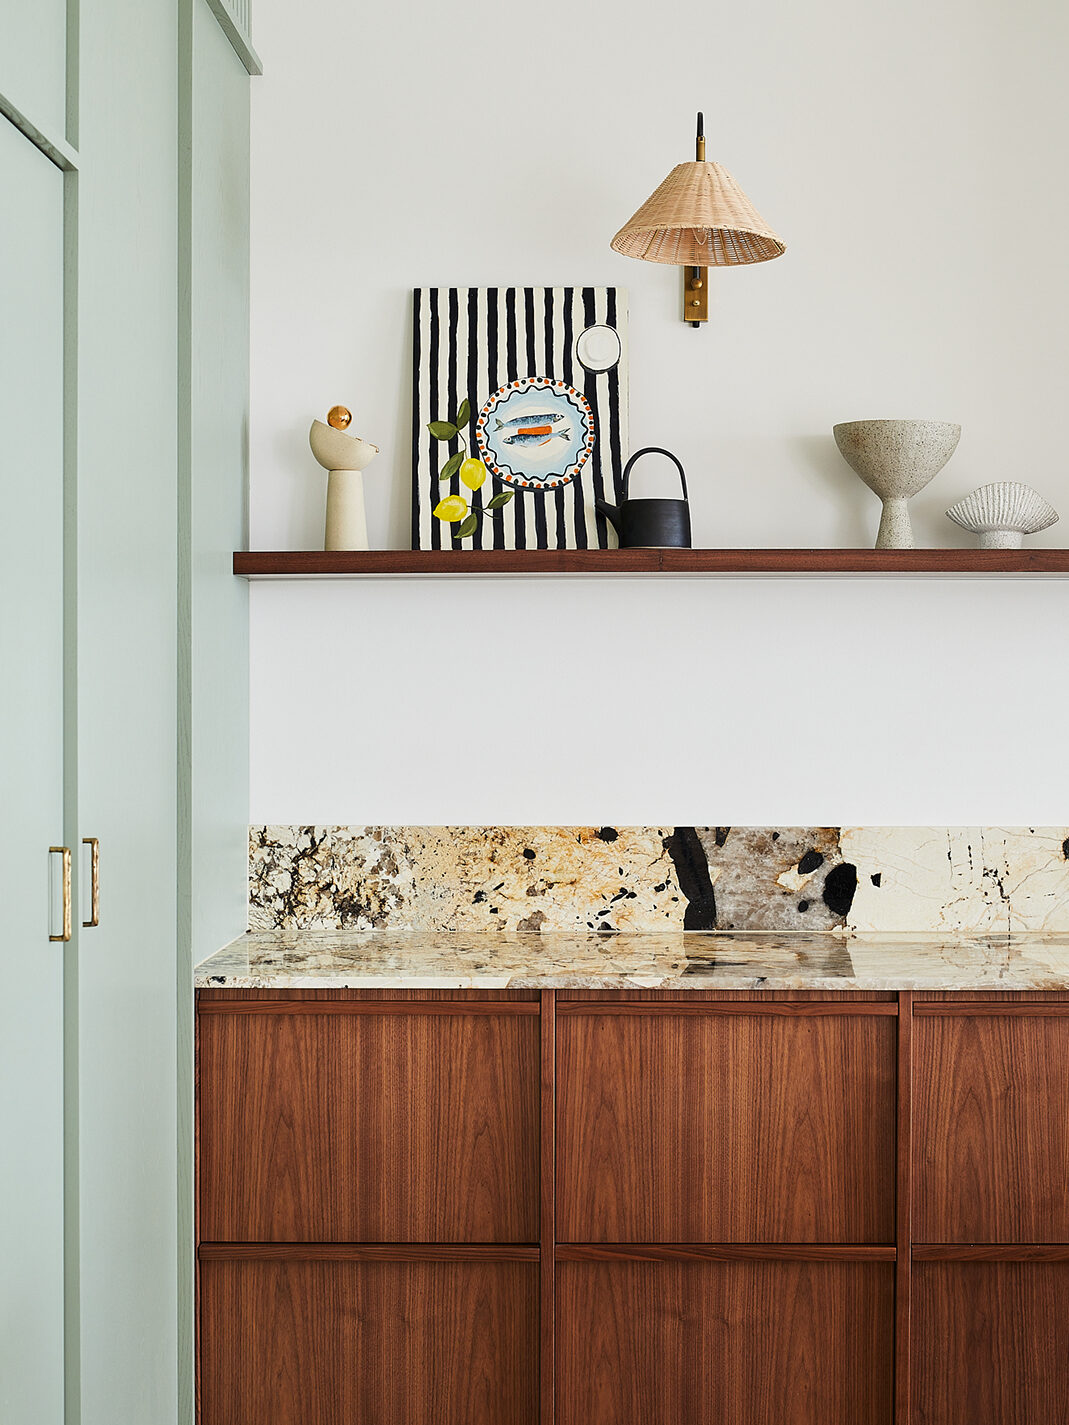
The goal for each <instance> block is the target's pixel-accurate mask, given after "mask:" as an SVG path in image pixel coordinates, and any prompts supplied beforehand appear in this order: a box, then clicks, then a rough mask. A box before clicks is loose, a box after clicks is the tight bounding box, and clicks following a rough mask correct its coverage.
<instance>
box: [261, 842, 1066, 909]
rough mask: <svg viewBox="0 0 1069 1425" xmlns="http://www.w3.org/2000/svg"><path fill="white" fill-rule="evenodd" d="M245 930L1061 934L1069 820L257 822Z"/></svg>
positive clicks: (1064, 903)
mask: <svg viewBox="0 0 1069 1425" xmlns="http://www.w3.org/2000/svg"><path fill="white" fill-rule="evenodd" d="M249 926H250V928H251V929H253V930H307V929H332V928H337V929H348V930H372V929H388V930H425V931H438V930H464V931H480V930H481V931H486V930H491V931H492V930H501V931H518V932H521V933H522V932H535V931H543V930H544V931H583V930H600V931H631V932H649V931H664V930H684V929H685V930H733V931H751V932H757V931H799V930H804V931H851V932H861V933H864V932H875V933H886V934H894V933H925V932H938V933H943V934H976V933H983V932H988V933H1001V932H1018V931H1065V930H1069V827H990V826H986V827H900V826H899V827H895V826H877V827H858V826H850V827H846V826H844V827H834V826H816V827H813V826H810V827H799V826H794V827H759V826H697V827H694V826H683V827H626V826H601V827H586V826H527V827H524V826H449V827H427V826H253V827H250V832H249Z"/></svg>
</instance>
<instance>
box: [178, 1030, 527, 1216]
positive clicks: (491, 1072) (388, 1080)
mask: <svg viewBox="0 0 1069 1425" xmlns="http://www.w3.org/2000/svg"><path fill="white" fill-rule="evenodd" d="M306 1008H307V1007H306ZM538 1092H539V1035H538V1019H537V1016H533V1015H522V1016H521V1015H509V1014H501V1015H497V1014H486V1013H482V1014H456V1013H450V1014H427V1015H424V1014H420V1013H399V1014H377V1013H375V1014H352V1015H349V1014H322V1015H320V1014H315V1013H301V1014H286V1013H263V1014H260V1013H255V1014H250V1013H244V1014H233V1015H231V1014H226V1013H212V1014H204V1015H201V1016H200V1024H199V1103H200V1109H199V1163H200V1167H199V1173H200V1184H201V1189H200V1238H201V1240H202V1241H266V1242H287V1241H288V1242H310V1241H320V1242H403V1241H409V1242H462V1241H470V1242H534V1241H537V1240H538V1222H539V1218H538V1187H539V1185H538V1165H539V1098H538Z"/></svg>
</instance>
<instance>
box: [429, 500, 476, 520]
mask: <svg viewBox="0 0 1069 1425" xmlns="http://www.w3.org/2000/svg"><path fill="white" fill-rule="evenodd" d="M434 513H435V515H437V517H438V518H439V519H440V520H445V522H446V523H447V524H455V523H456V521H457V520H462V519H463V518H464V516H465V515H466V514H467V513H468V502H467V500H466V499H465V498H464V496H463V495H446V497H445V499H444V500H439V501H438V503H437V504H436V505H435V507H434Z"/></svg>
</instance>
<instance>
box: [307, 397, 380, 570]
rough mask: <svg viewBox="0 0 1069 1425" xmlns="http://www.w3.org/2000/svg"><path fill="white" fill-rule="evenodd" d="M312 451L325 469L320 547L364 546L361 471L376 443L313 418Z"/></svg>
mask: <svg viewBox="0 0 1069 1425" xmlns="http://www.w3.org/2000/svg"><path fill="white" fill-rule="evenodd" d="M308 444H309V445H310V446H311V447H312V454H313V455H314V456H315V458H316V459H317V460H318V461H319V463H320V465H322V467H323V469H324V470H326V471H328V472H329V473H328V475H327V524H326V533H325V536H324V539H323V548H324V549H335V550H362V549H367V547H368V542H367V516H366V513H365V510H364V476H363V471H364V469H365V467H366V466H368V465H370V464H371V462H372V460H374V458H375V456H376V455H378V453H379V448H378V446H377V445H372V444H371V442H370V441H367V440H361V439H360V437H359V436H356V435H350V434H349V433H348V431H344V430H336V429H335V428H334V427H333V426H329V425H327V424H325V422H323V421H313V422H312V427H311V429H310V430H309V432H308Z"/></svg>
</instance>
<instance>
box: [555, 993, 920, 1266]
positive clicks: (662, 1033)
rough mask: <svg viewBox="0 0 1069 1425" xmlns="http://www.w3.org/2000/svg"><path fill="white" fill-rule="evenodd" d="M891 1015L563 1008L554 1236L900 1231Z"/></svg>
mask: <svg viewBox="0 0 1069 1425" xmlns="http://www.w3.org/2000/svg"><path fill="white" fill-rule="evenodd" d="M895 1026H896V1020H895V1019H894V1018H893V1017H889V1016H877V1015H866V1016H861V1015H858V1016H851V1015H841V1014H839V1015H834V1016H829V1017H827V1018H822V1017H815V1018H809V1017H805V1018H799V1019H795V1018H791V1017H789V1016H784V1015H778V1014H777V1015H772V1014H765V1015H753V1016H748V1015H737V1014H731V1015H717V1014H710V1015H700V1014H698V1015H687V1016H685V1017H684V1016H679V1017H673V1016H670V1015H669V1016H666V1015H664V1014H658V1015H656V1016H652V1015H651V1016H647V1015H644V1014H628V1015H613V1014H591V1015H579V1016H575V1017H572V1016H568V1017H567V1018H562V1019H561V1021H560V1023H559V1024H558V1027H557V1038H558V1143H557V1154H558V1159H557V1161H558V1179H557V1182H558V1197H557V1213H558V1219H557V1220H558V1236H559V1238H560V1239H561V1240H562V1241H571V1242H847V1243H849V1242H873V1243H875V1242H891V1241H893V1240H894V1182H895Z"/></svg>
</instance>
